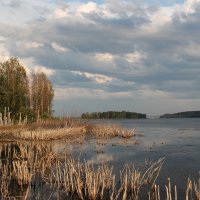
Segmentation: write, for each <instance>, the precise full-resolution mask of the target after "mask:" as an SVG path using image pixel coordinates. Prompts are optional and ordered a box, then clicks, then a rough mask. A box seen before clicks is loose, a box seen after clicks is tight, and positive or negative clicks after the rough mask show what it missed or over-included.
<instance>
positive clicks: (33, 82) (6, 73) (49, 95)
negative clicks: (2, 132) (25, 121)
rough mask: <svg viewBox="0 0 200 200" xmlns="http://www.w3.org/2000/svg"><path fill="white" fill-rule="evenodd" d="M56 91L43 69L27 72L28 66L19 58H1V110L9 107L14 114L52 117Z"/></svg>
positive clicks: (8, 110)
mask: <svg viewBox="0 0 200 200" xmlns="http://www.w3.org/2000/svg"><path fill="white" fill-rule="evenodd" d="M53 96H54V91H53V87H52V84H51V82H50V81H49V80H48V78H47V76H46V75H45V74H44V73H43V72H36V73H32V76H31V77H28V76H27V72H26V69H25V67H24V66H23V65H22V64H21V63H20V62H19V60H18V59H17V58H10V59H8V60H7V61H3V62H0V112H1V113H3V112H5V110H7V112H10V113H11V116H12V117H13V118H17V117H18V116H19V115H21V114H22V115H24V116H27V117H28V118H29V119H32V120H35V119H36V118H38V117H41V118H44V117H51V115H52V101H53Z"/></svg>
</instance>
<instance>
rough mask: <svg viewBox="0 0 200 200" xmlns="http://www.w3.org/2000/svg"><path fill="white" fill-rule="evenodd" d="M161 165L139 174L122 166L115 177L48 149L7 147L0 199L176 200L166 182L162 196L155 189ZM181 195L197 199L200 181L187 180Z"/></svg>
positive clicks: (0, 175) (188, 199)
mask: <svg viewBox="0 0 200 200" xmlns="http://www.w3.org/2000/svg"><path fill="white" fill-rule="evenodd" d="M163 163H164V159H159V160H158V161H155V162H152V163H151V165H150V166H146V168H145V169H143V170H139V169H137V168H135V167H133V166H130V165H125V166H124V168H123V169H122V170H121V171H120V173H119V178H116V177H118V175H117V174H114V173H113V166H109V165H107V164H101V165H93V164H89V163H87V162H86V161H85V162H80V161H79V160H75V159H73V158H69V157H67V155H65V156H64V157H63V156H62V157H61V156H60V155H59V154H55V153H53V152H52V147H51V145H44V144H43V143H38V142H37V143H32V144H29V145H27V144H22V143H16V144H7V145H3V146H2V147H1V165H0V198H1V199H12V198H13V199H14V198H17V199H19V198H21V199H31V198H36V196H37V199H42V197H41V194H42V193H44V192H45V199H74V200H76V199H81V200H85V199H86V200H87V199H88V200H99V199H102V200H103V199H108V200H126V199H134V200H139V199H145V200H146V199H150V200H160V199H161V198H164V199H166V200H177V199H178V191H177V188H176V186H172V185H171V182H170V179H168V183H167V184H166V186H165V194H163V193H162V194H161V193H160V186H159V185H157V184H156V180H157V178H158V176H159V174H160V173H161V168H162V165H163ZM16 191H17V193H16ZM185 194H186V195H185V199H186V200H192V199H200V197H199V194H200V179H199V180H198V182H194V181H191V179H188V183H187V188H186V193H185Z"/></svg>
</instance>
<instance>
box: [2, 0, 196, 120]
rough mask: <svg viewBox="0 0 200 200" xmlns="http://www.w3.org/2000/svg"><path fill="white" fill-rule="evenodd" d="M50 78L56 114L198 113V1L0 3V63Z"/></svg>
mask: <svg viewBox="0 0 200 200" xmlns="http://www.w3.org/2000/svg"><path fill="white" fill-rule="evenodd" d="M13 56H14V57H18V58H19V60H20V62H21V63H22V64H23V65H24V66H25V67H26V69H27V72H28V74H30V73H31V71H35V70H42V71H44V72H45V73H46V74H47V76H48V78H49V79H50V80H51V82H52V84H53V87H54V91H55V97H54V103H53V105H54V106H53V109H54V110H55V114H56V115H66V114H67V115H75V116H76V115H79V114H81V113H83V112H86V111H89V112H93V111H108V110H115V111H122V110H125V111H133V112H140V113H146V114H147V115H152V116H156V115H161V114H164V113H174V112H180V111H189V110H200V108H199V107H200V0H185V1H183V0H168V1H167V0H151V1H150V0H96V1H87V0H79V1H78V0H76V1H72V0H57V1H56V0H43V1H41V0H34V1H30V0H7V1H4V0H0V59H1V60H6V59H8V58H10V57H13Z"/></svg>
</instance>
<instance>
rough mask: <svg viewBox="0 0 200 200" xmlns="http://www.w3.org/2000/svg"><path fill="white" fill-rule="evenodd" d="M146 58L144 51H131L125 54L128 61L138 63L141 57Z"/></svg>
mask: <svg viewBox="0 0 200 200" xmlns="http://www.w3.org/2000/svg"><path fill="white" fill-rule="evenodd" d="M145 58H147V55H146V54H145V53H144V52H139V51H136V52H133V53H128V54H126V55H125V59H126V60H127V61H128V62H129V63H139V62H140V61H141V60H142V59H145Z"/></svg>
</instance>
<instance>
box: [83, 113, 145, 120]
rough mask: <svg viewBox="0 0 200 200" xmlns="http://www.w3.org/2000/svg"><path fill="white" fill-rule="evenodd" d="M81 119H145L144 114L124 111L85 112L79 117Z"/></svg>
mask: <svg viewBox="0 0 200 200" xmlns="http://www.w3.org/2000/svg"><path fill="white" fill-rule="evenodd" d="M81 117H82V118H83V119H145V118H146V114H141V113H136V112H126V111H121V112H118V111H107V112H91V113H89V112H87V113H83V114H82V115H81Z"/></svg>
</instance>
